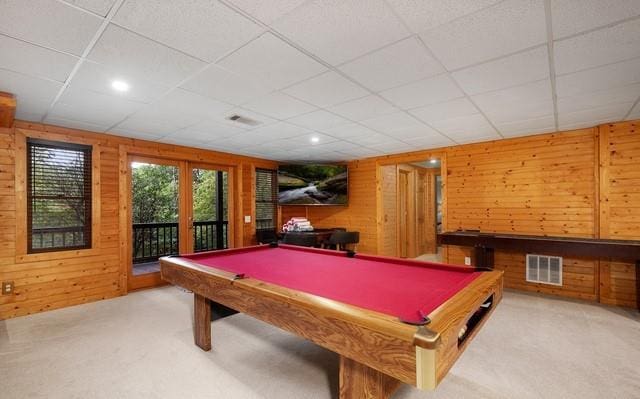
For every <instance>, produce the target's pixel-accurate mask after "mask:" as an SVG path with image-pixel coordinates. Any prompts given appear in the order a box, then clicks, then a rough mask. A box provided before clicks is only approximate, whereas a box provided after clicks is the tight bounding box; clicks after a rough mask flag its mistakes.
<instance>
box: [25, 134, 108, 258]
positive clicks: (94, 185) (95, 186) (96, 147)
mask: <svg viewBox="0 0 640 399" xmlns="http://www.w3.org/2000/svg"><path fill="white" fill-rule="evenodd" d="M27 139H33V140H44V141H54V142H59V143H65V144H70V145H73V144H80V145H85V146H91V247H90V248H83V249H78V248H63V249H56V250H53V251H47V252H34V253H29V252H28V240H27V232H28V204H27V163H28V154H27ZM14 174H15V204H16V249H15V262H16V263H27V262H38V261H44V260H57V259H68V258H75V257H78V256H92V255H98V254H99V253H100V236H101V231H100V230H101V203H102V201H101V194H100V144H99V140H98V139H91V138H86V137H83V136H80V135H79V136H73V135H70V134H62V133H54V132H42V131H34V130H28V129H21V128H16V129H15V173H14Z"/></svg>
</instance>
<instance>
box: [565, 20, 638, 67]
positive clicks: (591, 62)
mask: <svg viewBox="0 0 640 399" xmlns="http://www.w3.org/2000/svg"><path fill="white" fill-rule="evenodd" d="M554 54H555V65H556V73H557V74H558V75H561V74H565V73H569V72H575V71H581V70H583V69H587V68H592V67H596V66H600V65H604V64H612V63H615V62H618V61H624V60H628V59H631V58H636V57H640V19H635V20H633V21H629V22H625V23H623V24H619V25H615V26H612V27H609V28H604V29H600V30H597V31H594V32H589V33H585V34H583V35H580V36H575V37H572V38H569V39H565V40H560V41H557V42H555V45H554Z"/></svg>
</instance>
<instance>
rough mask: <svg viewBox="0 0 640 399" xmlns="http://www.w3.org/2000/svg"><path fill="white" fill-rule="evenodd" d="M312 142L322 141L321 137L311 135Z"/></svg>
mask: <svg viewBox="0 0 640 399" xmlns="http://www.w3.org/2000/svg"><path fill="white" fill-rule="evenodd" d="M311 142H312V143H318V142H320V137H317V136H313V137H311Z"/></svg>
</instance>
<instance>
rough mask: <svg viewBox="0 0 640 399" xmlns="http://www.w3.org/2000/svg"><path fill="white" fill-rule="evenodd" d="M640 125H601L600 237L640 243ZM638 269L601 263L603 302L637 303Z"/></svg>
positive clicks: (621, 263)
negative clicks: (636, 281) (636, 280)
mask: <svg viewBox="0 0 640 399" xmlns="http://www.w3.org/2000/svg"><path fill="white" fill-rule="evenodd" d="M639 127H640V123H639V121H635V122H626V123H616V124H608V125H601V126H600V127H599V130H600V237H602V238H613V239H621V240H640V129H638V128H639ZM634 277H637V276H635V272H634V265H633V264H630V263H626V262H620V261H617V260H615V259H613V260H609V259H607V260H602V261H601V262H600V301H601V302H604V303H608V304H612V305H625V306H633V304H635V303H636V297H635V295H636V286H635V284H636V283H635V278H634Z"/></svg>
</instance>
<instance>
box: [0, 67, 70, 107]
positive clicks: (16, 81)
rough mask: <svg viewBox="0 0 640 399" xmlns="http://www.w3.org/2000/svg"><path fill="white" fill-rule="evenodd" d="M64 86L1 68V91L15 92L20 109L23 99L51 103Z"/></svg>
mask: <svg viewBox="0 0 640 399" xmlns="http://www.w3.org/2000/svg"><path fill="white" fill-rule="evenodd" d="M61 88H62V83H60V82H54V81H52V80H46V79H40V78H35V77H31V76H27V75H23V74H20V73H16V72H11V71H7V70H4V69H0V91H4V92H7V93H13V94H14V95H15V96H16V100H17V102H18V110H20V107H21V104H22V102H23V101H29V102H32V103H38V102H46V103H48V104H51V102H53V100H54V99H55V98H56V95H57V94H58V92H59V91H60V89H61Z"/></svg>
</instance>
